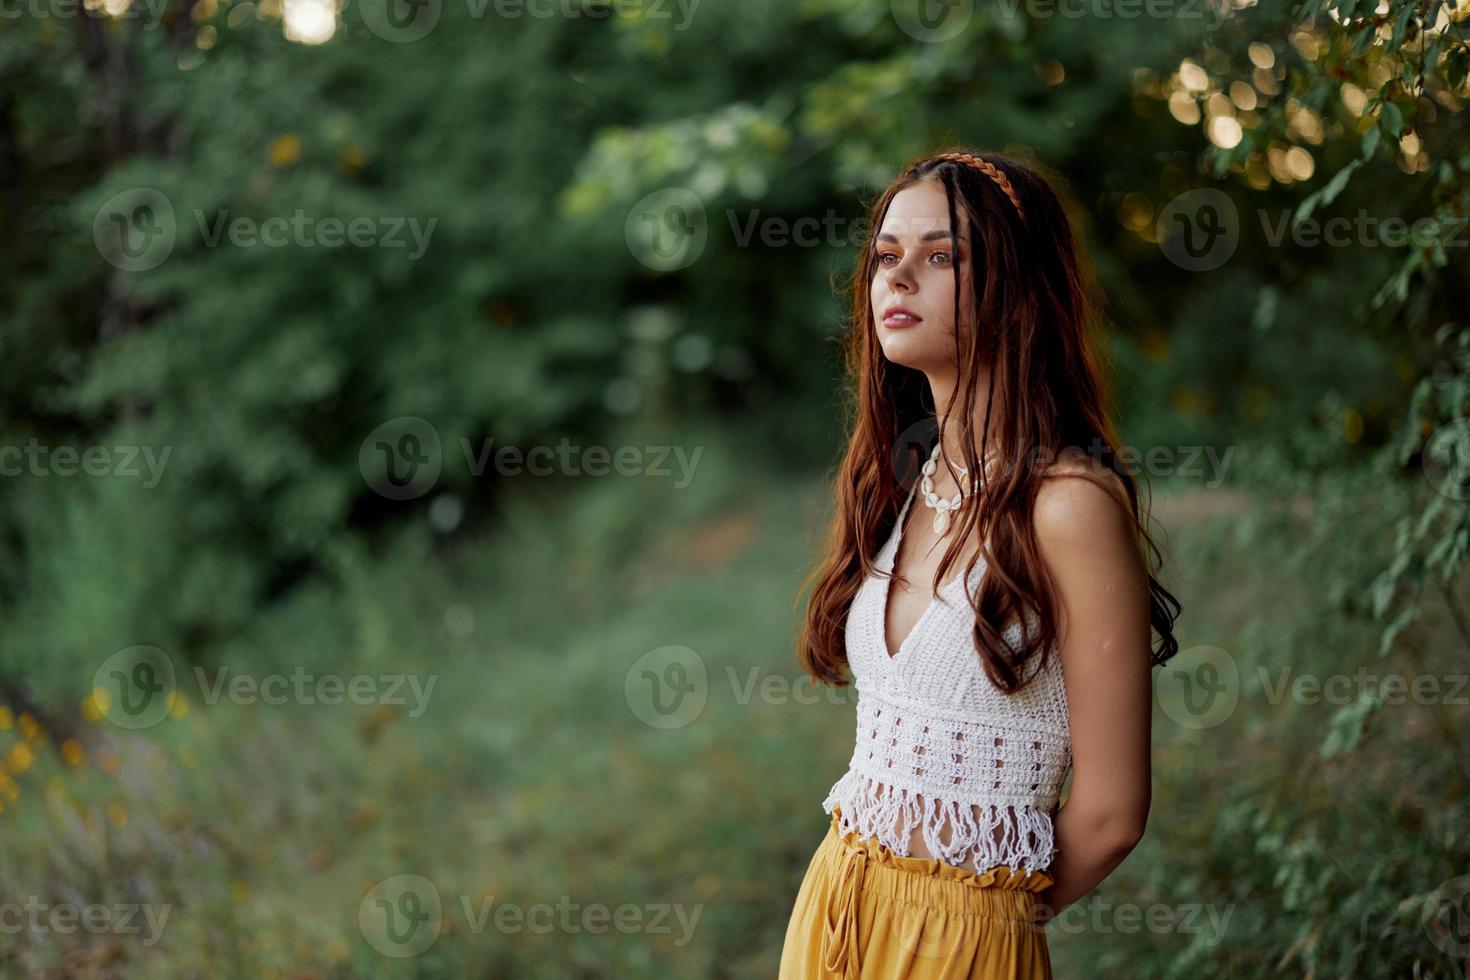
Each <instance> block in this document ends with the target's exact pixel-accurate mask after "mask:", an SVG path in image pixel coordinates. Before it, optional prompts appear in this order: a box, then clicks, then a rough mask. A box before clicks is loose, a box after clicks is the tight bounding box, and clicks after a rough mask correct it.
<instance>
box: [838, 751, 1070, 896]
mask: <svg viewBox="0 0 1470 980" xmlns="http://www.w3.org/2000/svg"><path fill="white" fill-rule="evenodd" d="M834 806H840V807H841V808H842V815H841V820H840V829H841V831H842V832H843V833H844V834H845V833H849V832H851V831H853V830H856V831H858V832H859V833H861V834H863V835H864V836H866V837H873V838H876V839H877V840H878V841H880V842H881V843H883V844H885V845H887V846H888V848H889V849H890V850H892V851H893V852H894V853H895V854H900V855H903V856H905V857H907V856H909V835H910V834H911V833H912V832H913V829H914V827H916V826H918V827H920V828H921V830H922V834H923V840H924V845H925V847H926V848H928V850H929V853H930V854H931V855H933V856H935V857H937V858H939V859H940V860H941V861H943V862H944V863H945V864H952V865H955V866H957V867H970V868H973V869H974V870H975V871H976V873H979V874H983V873H984V872H986V871H988V870H990V869H991V868H993V867H995V866H996V865H1001V864H1004V865H1008V866H1009V867H1011V868H1014V869H1024V870H1025V872H1026V876H1027V877H1028V878H1029V877H1030V876H1031V874H1032V872H1033V871H1045V870H1046V869H1047V868H1048V867H1049V866H1050V865H1051V862H1052V858H1053V856H1054V855H1055V853H1056V838H1055V834H1054V827H1053V824H1052V815H1051V813H1049V812H1047V811H1045V810H1040V809H1038V808H1036V807H1034V806H1030V805H1028V804H1021V805H1017V804H1014V803H1002V804H996V803H988V804H978V806H979V808H980V812H979V813H978V814H977V813H976V812H975V810H974V807H973V805H972V804H969V803H957V802H954V801H945V800H934V799H932V798H930V797H922V798H921V796H920V795H919V794H915V793H910V792H909V791H908V790H906V789H902V788H896V787H892V786H889V785H888V784H886V783H883V782H881V781H880V780H877V779H874V778H872V777H871V776H865V775H863V774H862V773H859V772H856V771H854V770H851V769H849V770H848V771H847V772H846V773H845V774H844V775H843V776H842V778H841V779H839V780H837V782H836V783H835V784H833V786H832V789H831V791H830V792H829V793H828V794H827V798H826V799H825V800H823V801H822V809H823V810H824V811H826V812H827V813H828V814H831V812H832V809H833V807H834ZM977 818H978V819H977ZM946 824H948V825H949V826H950V827H951V828H953V833H952V834H951V835H950V836H951V839H950V841H949V842H948V843H944V842H943V840H942V839H941V837H940V833H941V831H942V830H943V829H944V827H945V825H946ZM997 829H1000V830H1001V831H1002V833H1001V836H1000V839H999V840H997V839H996V837H995V831H996V830H997Z"/></svg>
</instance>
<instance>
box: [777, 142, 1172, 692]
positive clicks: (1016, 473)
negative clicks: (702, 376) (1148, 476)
mask: <svg viewBox="0 0 1470 980" xmlns="http://www.w3.org/2000/svg"><path fill="white" fill-rule="evenodd" d="M1043 172H1044V168H1042V167H1040V166H1039V165H1038V164H1036V163H1034V162H1031V161H1029V160H1028V161H1027V163H1025V164H1022V163H1021V162H1019V161H1018V160H1016V159H1012V158H1010V157H1007V156H1003V155H1001V154H998V153H982V152H978V151H975V150H971V149H968V148H954V149H952V150H951V151H948V152H946V153H936V154H931V155H927V156H924V157H920V158H918V159H916V160H913V161H911V162H910V163H909V164H908V165H907V166H905V167H904V169H903V170H902V171H901V172H900V174H899V176H898V177H897V178H896V179H895V180H894V181H893V182H892V183H891V184H890V185H889V186H888V187H887V189H885V190H884V191H883V193H882V195H881V196H880V197H879V198H878V199H877V200H876V201H875V202H874V203H873V204H872V206H871V207H870V209H869V215H868V224H867V234H866V236H865V241H864V243H863V249H862V253H861V255H859V256H858V260H857V265H856V268H855V270H854V273H853V276H852V279H851V281H850V283H849V284H848V289H849V290H850V292H851V295H852V308H851V321H850V324H849V329H848V330H847V333H846V337H845V340H844V344H843V359H844V361H845V365H846V374H847V378H846V386H845V387H846V391H845V394H846V396H847V404H846V412H847V416H848V430H849V432H850V436H849V441H848V446H847V453H846V456H845V457H844V458H843V460H842V463H841V465H840V467H839V469H838V471H837V473H836V475H835V478H834V484H835V498H836V502H837V513H836V515H835V516H834V518H833V520H832V523H831V526H830V528H829V530H828V534H827V543H826V547H825V551H826V556H825V558H824V559H823V560H822V561H821V563H820V564H819V565H818V566H817V567H816V568H815V570H814V571H813V572H812V573H811V574H810V575H809V576H808V577H807V580H806V582H804V583H803V588H802V591H803V592H804V591H805V590H806V587H807V586H811V595H810V599H809V601H808V604H807V610H806V615H805V618H804V621H803V623H802V625H801V629H800V633H799V636H798V640H797V660H798V662H799V663H800V664H801V666H802V668H803V669H805V670H806V671H807V673H808V674H810V675H811V676H812V677H813V678H814V679H815V680H817V681H820V682H823V683H828V684H833V685H835V686H838V687H845V686H847V683H848V682H847V678H846V676H845V673H844V670H843V666H844V664H846V662H847V649H846V642H845V640H846V637H845V627H846V620H847V611H848V609H849V607H850V606H851V604H852V600H853V598H854V596H855V595H856V594H857V591H858V588H859V587H860V586H861V585H862V583H863V581H864V579H865V578H867V577H868V576H869V575H872V574H875V573H876V572H878V569H877V568H876V566H875V564H874V562H873V560H872V557H871V556H872V555H873V554H874V552H875V551H876V550H877V549H878V547H879V546H880V545H881V543H882V542H883V541H884V540H886V538H887V536H888V535H889V534H890V533H891V532H892V530H893V524H894V521H895V520H896V518H897V514H898V511H899V509H900V507H901V506H902V503H903V499H904V497H905V496H906V495H907V492H908V488H909V487H910V486H911V483H912V481H913V480H914V479H916V478H917V476H916V472H915V471H916V469H917V466H918V464H919V463H920V462H922V461H923V459H924V458H926V455H927V454H925V453H924V450H925V449H926V448H927V447H928V446H929V445H932V439H929V438H928V437H927V436H928V434H930V433H933V434H935V437H936V438H943V437H944V433H943V432H940V431H938V430H939V422H938V420H937V419H936V417H935V411H934V409H933V408H926V407H925V405H924V401H925V400H926V399H929V400H932V398H930V394H931V392H930V388H929V385H928V381H927V378H926V377H925V375H924V374H923V373H922V372H920V371H916V370H913V369H911V368H907V367H904V366H903V365H900V364H895V363H893V362H891V361H889V360H888V359H887V358H885V357H883V356H882V351H881V350H880V348H879V346H878V338H877V334H876V330H875V327H874V325H873V315H872V310H871V298H870V286H871V284H872V281H873V276H874V274H875V273H876V270H877V268H878V262H877V258H876V253H875V251H874V247H873V246H874V239H875V237H876V235H877V233H878V232H879V231H880V230H881V229H882V226H883V219H884V217H885V216H886V215H887V213H888V207H889V204H890V203H891V202H892V200H893V198H894V195H896V194H897V193H898V192H899V191H901V190H903V189H904V188H906V187H909V186H911V185H913V184H915V183H917V182H918V181H921V180H934V181H938V182H939V183H940V184H942V186H943V187H944V191H945V197H946V198H947V200H948V203H949V222H950V224H949V226H950V228H951V229H953V230H955V231H956V232H958V230H959V229H960V228H961V227H962V226H961V223H960V222H959V221H958V220H957V218H958V217H959V215H957V213H956V212H957V211H959V212H961V213H962V214H963V215H964V216H965V218H966V219H967V224H968V226H969V235H970V240H971V242H972V243H973V248H972V249H971V252H970V254H971V257H972V258H971V262H972V273H973V274H972V275H971V277H970V279H971V289H970V290H969V291H968V292H967V293H966V295H965V296H964V300H963V301H964V302H966V303H968V304H971V306H970V310H967V311H966V312H973V316H972V317H967V318H962V317H961V309H960V303H961V301H962V300H961V293H962V290H961V289H959V288H956V289H955V315H954V325H955V342H956V350H957V353H958V361H959V364H958V368H959V384H958V385H957V386H956V388H955V393H954V395H953V396H951V399H950V404H949V405H948V406H947V407H946V409H945V415H946V416H947V418H949V419H957V422H958V425H959V432H960V444H961V448H962V451H963V454H964V461H963V465H964V466H965V468H966V469H967V470H968V472H970V473H975V474H979V473H980V472H981V469H980V467H979V463H978V461H979V460H980V459H981V458H985V457H986V455H987V454H988V453H990V452H991V447H990V446H989V441H990V437H989V433H990V431H991V426H992V424H995V425H996V429H995V431H996V432H997V433H998V438H999V440H1000V441H1001V443H1002V445H1001V446H1000V447H998V448H999V449H1000V451H1001V453H1002V456H1001V459H1000V461H999V464H998V465H996V466H995V469H994V470H993V473H994V475H993V476H992V478H991V479H990V481H989V482H988V483H982V484H981V489H980V491H979V492H978V493H977V495H976V499H978V500H979V501H980V503H979V504H978V505H977V506H972V507H967V508H963V509H961V511H959V515H960V516H959V517H958V532H957V533H956V534H955V536H954V540H953V541H952V542H951V543H950V545H949V547H948V549H947V550H946V551H945V554H944V557H943V558H942V559H941V561H940V564H939V568H938V569H937V571H936V573H935V578H934V587H935V591H936V592H937V591H938V589H939V584H940V583H941V582H943V581H944V580H945V577H946V575H947V574H948V572H949V569H950V568H951V567H952V566H953V564H954V563H955V561H956V560H957V556H958V553H959V550H960V547H961V545H962V542H964V541H967V540H970V536H971V534H972V532H973V530H974V529H975V528H976V526H977V525H978V526H979V529H980V533H979V539H980V541H981V542H983V544H982V546H981V553H982V554H983V555H984V557H985V560H986V563H987V568H986V573H985V575H984V577H983V578H982V580H981V586H980V589H979V590H978V594H977V595H973V596H971V602H970V604H971V607H972V608H973V609H974V610H975V628H974V641H975V649H976V651H977V653H978V654H979V655H980V657H981V659H982V661H983V666H984V669H985V671H986V673H987V674H988V676H989V677H990V679H991V680H992V681H993V682H994V683H995V685H996V686H997V687H998V688H1000V689H1001V690H1002V691H1005V692H1006V693H1014V692H1015V691H1017V690H1020V689H1021V688H1022V687H1024V686H1025V684H1026V683H1027V682H1028V681H1029V680H1030V679H1031V677H1033V676H1035V674H1034V671H1031V670H1029V669H1028V664H1029V663H1030V662H1031V661H1032V660H1033V659H1035V658H1038V657H1041V658H1044V657H1045V656H1046V655H1047V654H1048V653H1049V652H1050V651H1051V649H1052V648H1053V646H1054V643H1055V641H1056V639H1057V635H1058V630H1057V611H1056V610H1057V607H1056V597H1055V592H1054V587H1053V584H1052V582H1051V579H1050V576H1049V575H1048V574H1047V570H1046V566H1045V563H1044V562H1043V561H1042V559H1041V557H1040V554H1039V550H1038V548H1037V544H1036V538H1035V534H1034V530H1033V528H1032V525H1031V520H1030V516H1031V511H1032V506H1033V504H1034V503H1035V500H1036V496H1037V492H1038V491H1039V489H1040V487H1041V483H1042V481H1043V479H1045V478H1046V476H1047V475H1048V473H1055V472H1056V471H1055V470H1052V469H1051V467H1050V464H1051V463H1053V462H1060V461H1063V460H1065V459H1067V458H1068V457H1075V456H1076V454H1078V453H1081V454H1084V455H1085V456H1087V457H1091V458H1093V459H1096V460H1098V461H1099V462H1101V463H1103V464H1104V465H1105V466H1106V468H1107V469H1108V470H1111V471H1112V472H1113V473H1114V474H1116V475H1117V478H1118V485H1120V486H1121V487H1122V489H1123V494H1124V495H1126V502H1125V501H1124V500H1123V499H1122V496H1120V494H1119V492H1118V490H1117V488H1116V487H1114V486H1110V485H1107V483H1108V481H1106V480H1105V479H1104V478H1102V477H1099V476H1097V475H1095V474H1094V473H1093V472H1092V470H1091V469H1090V468H1087V467H1083V468H1081V469H1080V470H1076V469H1073V470H1068V471H1067V472H1068V475H1076V476H1081V477H1083V478H1086V479H1090V480H1093V482H1095V483H1098V484H1099V485H1103V486H1104V488H1105V489H1107V490H1108V492H1109V493H1110V494H1112V495H1113V496H1114V497H1115V498H1117V499H1119V502H1120V503H1121V504H1124V505H1125V508H1126V510H1127V512H1128V513H1129V515H1130V516H1131V517H1132V520H1133V523H1134V526H1135V529H1136V532H1137V533H1136V539H1135V540H1136V541H1137V542H1138V543H1139V544H1140V546H1143V545H1146V547H1147V553H1148V555H1149V561H1148V563H1147V564H1148V579H1149V619H1150V622H1151V624H1152V627H1153V630H1154V631H1156V632H1157V633H1158V634H1159V642H1158V645H1157V646H1156V647H1154V648H1152V650H1151V653H1150V661H1151V663H1152V664H1154V665H1158V664H1162V663H1164V662H1165V661H1167V660H1168V659H1169V658H1171V657H1172V656H1174V654H1175V653H1177V652H1178V649H1179V643H1178V641H1177V640H1176V639H1175V637H1174V632H1173V624H1174V620H1175V619H1176V618H1177V617H1178V615H1179V610H1180V606H1179V602H1178V600H1177V599H1175V598H1174V596H1173V595H1171V594H1170V593H1169V592H1168V591H1167V590H1166V589H1164V587H1163V586H1162V585H1160V583H1159V581H1158V579H1157V578H1156V577H1155V575H1154V572H1155V571H1156V570H1157V569H1158V567H1159V566H1160V565H1161V564H1162V561H1161V558H1160V554H1159V550H1158V548H1157V547H1156V546H1155V545H1154V542H1153V539H1152V538H1151V537H1150V535H1149V533H1148V529H1147V527H1146V526H1145V524H1144V521H1143V520H1142V518H1141V517H1140V509H1139V501H1138V490H1137V487H1136V485H1135V483H1134V480H1133V478H1132V476H1131V475H1130V473H1129V472H1128V469H1127V467H1126V466H1124V465H1123V464H1122V463H1120V461H1119V460H1118V459H1117V455H1116V452H1117V450H1116V447H1117V446H1118V444H1119V440H1118V438H1117V434H1116V432H1115V430H1114V427H1113V423H1112V421H1111V417H1110V405H1109V394H1108V391H1107V390H1106V388H1105V384H1104V372H1103V365H1102V362H1101V358H1100V354H1099V344H1098V342H1097V340H1096V338H1095V336H1094V333H1095V332H1096V331H1097V329H1098V326H1097V324H1098V319H1099V310H1100V309H1101V307H1102V303H1101V301H1100V300H1099V299H1098V296H1097V292H1098V291H1097V289H1096V286H1095V284H1094V282H1093V279H1092V276H1091V275H1090V273H1089V272H1088V270H1087V269H1085V268H1084V265H1083V263H1082V262H1080V261H1079V258H1078V249H1077V246H1076V243H1075V241H1074V239H1073V234H1072V225H1071V223H1070V222H1069V221H1068V219H1067V216H1066V213H1065V211H1064V208H1063V205H1062V203H1061V200H1060V199H1059V197H1058V195H1057V193H1056V191H1055V190H1054V189H1053V186H1052V183H1053V182H1054V183H1056V184H1057V185H1058V186H1062V185H1061V182H1060V181H1059V180H1057V179H1056V177H1055V176H1052V175H1050V174H1048V175H1047V176H1046V177H1043V176H1042V173H1043ZM953 268H954V269H955V275H956V276H958V275H959V274H960V273H959V264H958V263H956V264H955V265H954V266H953ZM957 286H958V282H957ZM965 322H968V323H972V324H974V325H975V326H974V329H969V330H968V331H962V330H961V324H962V323H965ZM965 333H968V341H967V342H966V341H965V339H964V336H963V335H964V334H965ZM987 365H988V366H989V368H990V384H989V386H988V392H987V396H986V404H985V413H984V422H983V424H982V426H981V432H982V433H983V434H984V444H982V445H981V446H980V447H979V448H978V450H977V448H976V446H975V435H976V433H975V431H974V429H975V426H974V425H973V424H972V420H973V419H974V417H975V411H974V407H975V401H976V388H977V387H978V386H977V385H975V384H974V379H975V378H977V377H979V376H980V375H981V373H982V371H983V370H984V369H985V367H986V366H987ZM956 400H959V404H958V405H956V404H955V401H956ZM992 418H994V419H995V423H992ZM950 424H953V423H950ZM915 450H917V452H916V451H915ZM946 455H947V454H941V458H944V457H945V456H946ZM944 465H945V466H946V467H948V465H949V464H948V463H947V462H946V463H945V464H944ZM951 472H953V471H951ZM957 482H958V481H957ZM978 560H979V556H978V555H977V556H976V557H975V558H972V559H971V561H970V562H969V565H968V567H967V568H966V570H965V578H966V581H971V576H972V575H973V570H974V567H975V563H976V562H977V561H978ZM966 592H967V594H968V593H969V592H970V590H968V589H967V590H966ZM799 601H800V597H799V596H798V602H799ZM1012 622H1021V623H1022V624H1023V639H1022V642H1021V644H1020V648H1019V649H1017V650H1014V651H1013V650H1012V649H1011V647H1010V646H1009V645H1008V644H1007V643H1006V641H1005V640H1004V638H1003V633H1004V631H1005V629H1006V627H1007V626H1008V625H1009V624H1011V623H1012ZM885 650H886V642H885ZM1044 663H1045V661H1044V660H1039V661H1038V664H1037V665H1038V666H1039V665H1041V664H1044Z"/></svg>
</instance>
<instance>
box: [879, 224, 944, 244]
mask: <svg viewBox="0 0 1470 980" xmlns="http://www.w3.org/2000/svg"><path fill="white" fill-rule="evenodd" d="M937 238H943V239H946V240H947V239H948V238H949V229H948V228H935V229H934V230H933V231H926V232H924V234H922V235H920V236H919V241H921V242H932V241H934V240H935V239H937ZM878 241H880V242H892V243H893V244H895V245H897V244H898V236H897V235H892V234H889V233H888V232H886V231H885V232H880V233H879V234H878ZM960 244H965V239H964V238H961V239H960Z"/></svg>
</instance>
